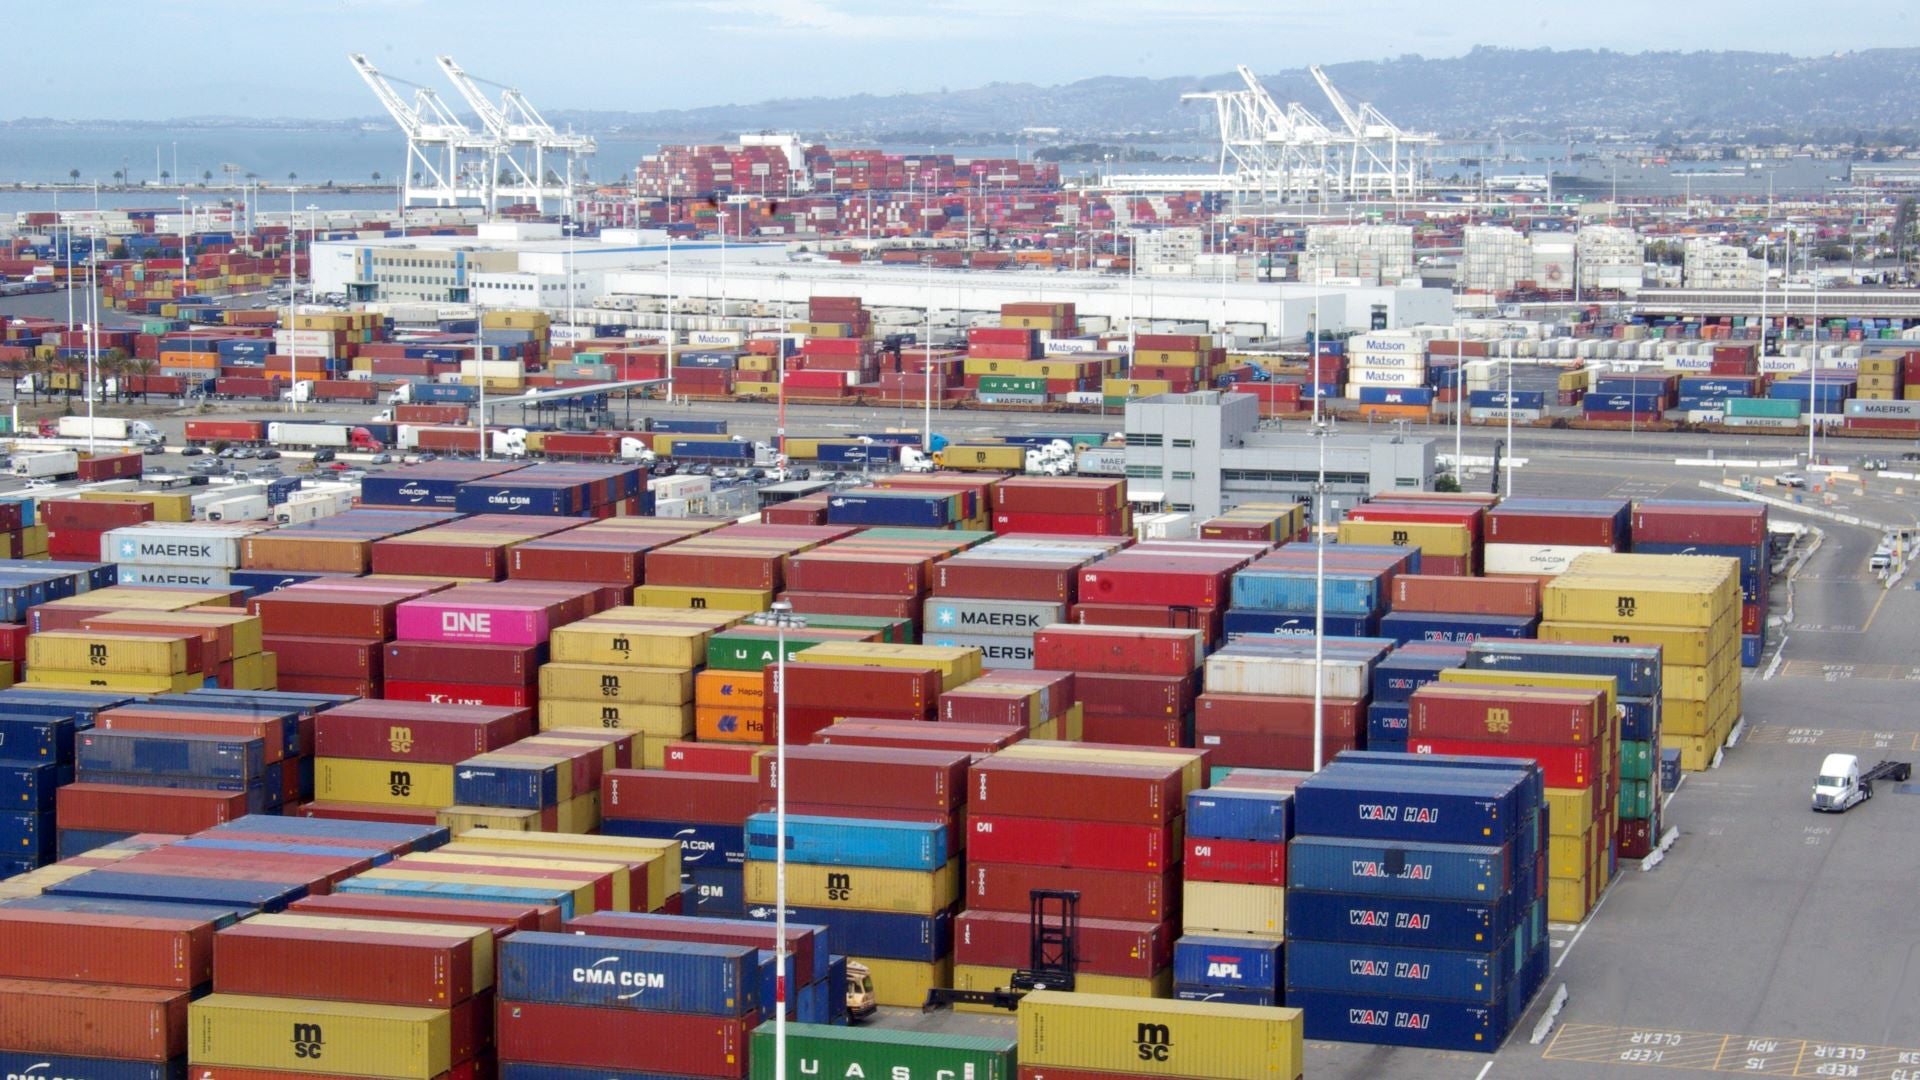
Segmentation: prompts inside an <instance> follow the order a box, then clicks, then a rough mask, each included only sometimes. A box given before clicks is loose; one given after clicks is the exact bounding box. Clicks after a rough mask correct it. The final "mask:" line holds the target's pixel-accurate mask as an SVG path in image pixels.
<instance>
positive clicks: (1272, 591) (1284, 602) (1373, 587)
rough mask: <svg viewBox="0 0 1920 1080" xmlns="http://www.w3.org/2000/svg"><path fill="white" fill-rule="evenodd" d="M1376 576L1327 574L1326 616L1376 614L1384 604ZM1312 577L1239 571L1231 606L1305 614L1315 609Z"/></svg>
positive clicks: (1380, 577)
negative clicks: (1303, 612)
mask: <svg viewBox="0 0 1920 1080" xmlns="http://www.w3.org/2000/svg"><path fill="white" fill-rule="evenodd" d="M1381 582H1382V576H1381V575H1379V574H1337V573H1329V574H1327V575H1326V600H1325V602H1324V604H1323V605H1322V606H1323V607H1324V608H1325V610H1326V611H1327V613H1328V614H1339V615H1370V614H1372V613H1373V612H1376V611H1379V610H1380V609H1381V607H1382V606H1384V605H1383V603H1382V594H1383V586H1382V584H1381ZM1314 594H1315V583H1314V575H1313V574H1312V573H1311V572H1307V571H1290V570H1257V569H1248V570H1242V571H1240V572H1239V573H1237V574H1235V575H1233V589H1232V603H1231V605H1230V606H1231V607H1234V608H1251V609H1255V610H1259V611H1293V612H1298V611H1305V612H1307V613H1309V614H1311V613H1312V612H1313V610H1314V606H1315V605H1314Z"/></svg>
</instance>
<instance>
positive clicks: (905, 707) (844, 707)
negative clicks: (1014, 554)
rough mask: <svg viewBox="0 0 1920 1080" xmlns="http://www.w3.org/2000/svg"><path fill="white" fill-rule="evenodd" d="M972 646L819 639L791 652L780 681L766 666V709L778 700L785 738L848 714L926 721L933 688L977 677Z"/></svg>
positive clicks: (932, 708) (935, 698)
mask: <svg viewBox="0 0 1920 1080" xmlns="http://www.w3.org/2000/svg"><path fill="white" fill-rule="evenodd" d="M980 672H981V663H980V650H978V649H962V648H956V647H952V646H941V645H894V644H889V643H886V642H864V641H844V642H823V643H821V644H818V645H812V646H809V647H808V648H805V649H801V650H800V651H798V652H796V653H794V654H793V662H791V663H789V664H788V665H787V669H786V674H785V685H784V686H779V685H776V683H775V681H774V675H775V671H774V668H773V665H769V666H768V668H767V670H766V680H767V687H768V690H769V696H770V697H772V698H773V699H774V700H773V701H770V702H769V703H768V715H769V716H772V715H774V713H775V711H776V710H777V708H778V705H779V699H780V697H781V696H782V695H784V697H785V699H786V703H787V704H786V716H787V741H788V742H795V741H798V740H801V739H807V738H811V737H812V735H813V733H814V732H816V731H818V730H820V729H821V728H823V727H826V726H827V725H828V724H831V723H834V722H835V721H837V720H840V719H842V718H844V717H848V716H859V717H869V718H872V719H879V720H931V719H933V718H934V715H935V712H936V708H937V706H938V704H939V700H940V695H941V694H942V693H945V692H946V691H949V690H954V689H957V688H958V687H961V686H964V685H966V684H967V683H969V682H972V681H973V680H974V679H977V678H979V677H980Z"/></svg>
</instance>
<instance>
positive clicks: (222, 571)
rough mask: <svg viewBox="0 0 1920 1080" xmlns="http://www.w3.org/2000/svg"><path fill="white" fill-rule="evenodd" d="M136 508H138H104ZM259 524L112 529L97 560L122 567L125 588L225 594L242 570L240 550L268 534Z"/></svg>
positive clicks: (152, 525) (153, 525)
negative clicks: (253, 538)
mask: <svg viewBox="0 0 1920 1080" xmlns="http://www.w3.org/2000/svg"><path fill="white" fill-rule="evenodd" d="M101 505H106V506H137V505H139V504H137V503H118V504H116V503H104V504H101ZM267 528H268V526H266V525H259V524H223V523H219V522H183V523H177V524H176V523H170V522H149V523H147V524H144V525H136V526H132V527H128V528H117V529H113V530H111V531H109V532H107V533H106V534H104V535H103V536H101V538H100V547H99V549H98V553H97V554H98V557H99V558H100V559H101V560H102V561H104V562H113V563H115V564H117V565H118V566H119V567H120V577H119V581H120V584H122V585H191V586H200V587H206V588H221V589H224V588H226V587H227V586H228V585H230V584H232V579H231V574H232V572H233V571H234V570H236V569H238V568H239V566H240V546H241V544H242V543H243V542H244V541H245V540H246V538H247V537H249V536H252V535H255V534H257V533H261V532H264V531H266V530H267Z"/></svg>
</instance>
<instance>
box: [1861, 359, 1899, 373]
mask: <svg viewBox="0 0 1920 1080" xmlns="http://www.w3.org/2000/svg"><path fill="white" fill-rule="evenodd" d="M1900 370H1901V369H1900V361H1899V360H1898V359H1896V358H1893V357H1885V356H1868V357H1862V358H1861V360H1860V374H1861V376H1862V377H1865V376H1867V375H1898V374H1900Z"/></svg>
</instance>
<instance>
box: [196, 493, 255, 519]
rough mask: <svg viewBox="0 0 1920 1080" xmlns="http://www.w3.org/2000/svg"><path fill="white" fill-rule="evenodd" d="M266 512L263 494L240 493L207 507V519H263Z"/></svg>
mask: <svg viewBox="0 0 1920 1080" xmlns="http://www.w3.org/2000/svg"><path fill="white" fill-rule="evenodd" d="M267 514H268V507H267V497H266V496H265V495H241V496H238V497H236V498H232V499H227V500H225V501H224V502H217V503H214V504H213V505H212V506H209V507H207V520H208V521H265V520H266V519H267Z"/></svg>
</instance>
